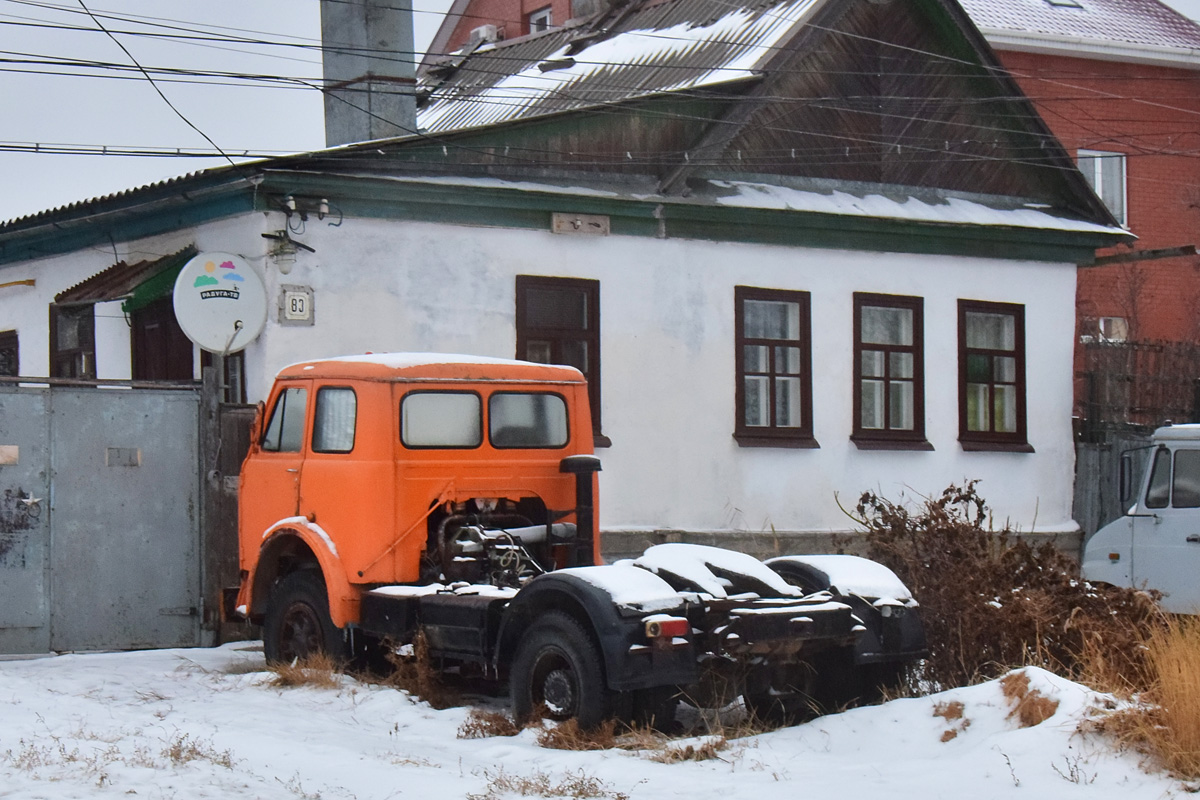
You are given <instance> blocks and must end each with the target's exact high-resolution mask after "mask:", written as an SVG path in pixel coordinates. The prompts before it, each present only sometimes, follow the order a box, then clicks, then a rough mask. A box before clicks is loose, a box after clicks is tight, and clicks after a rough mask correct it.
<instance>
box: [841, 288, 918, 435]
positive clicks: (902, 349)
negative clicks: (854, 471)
mask: <svg viewBox="0 0 1200 800" xmlns="http://www.w3.org/2000/svg"><path fill="white" fill-rule="evenodd" d="M854 370H855V373H854V375H855V380H854V434H853V435H852V436H851V439H853V441H854V443H855V444H856V445H857V446H858V447H859V448H861V449H894V448H903V449H910V448H911V449H931V447H930V445H929V442H927V441H926V440H925V322H924V300H923V299H922V298H920V297H906V296H900V295H888V294H870V293H867V292H855V293H854Z"/></svg>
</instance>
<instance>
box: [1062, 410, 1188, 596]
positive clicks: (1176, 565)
mask: <svg viewBox="0 0 1200 800" xmlns="http://www.w3.org/2000/svg"><path fill="white" fill-rule="evenodd" d="M1145 451H1146V452H1148V453H1149V462H1148V464H1147V469H1146V470H1145V474H1144V476H1143V478H1142V480H1141V482H1140V487H1134V486H1133V485H1132V482H1131V480H1130V478H1129V476H1130V475H1131V471H1130V467H1131V458H1130V457H1131V455H1132V454H1133V451H1131V452H1129V453H1125V454H1123V455H1122V457H1121V502H1122V504H1124V503H1127V502H1129V500H1130V499H1131V495H1132V494H1133V491H1132V490H1133V489H1135V488H1137V489H1139V491H1138V493H1137V494H1136V496H1133V498H1132V499H1133V505H1132V506H1130V508H1129V510H1128V511H1127V512H1126V514H1125V516H1123V517H1121V518H1120V519H1117V520H1114V521H1113V522H1110V523H1109V524H1108V525H1105V526H1104V527H1103V528H1101V529H1100V530H1098V531H1096V533H1094V534H1093V535H1092V536H1091V538H1089V539H1088V540H1087V544H1086V545H1085V546H1084V549H1083V566H1082V573H1083V577H1084V578H1085V579H1086V580H1089V581H1092V582H1097V583H1109V584H1112V585H1113V586H1126V587H1133V588H1138V589H1143V588H1144V589H1157V590H1158V591H1160V592H1162V594H1163V598H1162V607H1163V610H1165V611H1168V612H1171V613H1175V614H1197V613H1200V580H1198V578H1200V424H1192V425H1171V426H1168V427H1164V428H1159V429H1158V430H1156V431H1155V432H1154V435H1153V437H1152V438H1151V440H1150V446H1149V447H1148V448H1145Z"/></svg>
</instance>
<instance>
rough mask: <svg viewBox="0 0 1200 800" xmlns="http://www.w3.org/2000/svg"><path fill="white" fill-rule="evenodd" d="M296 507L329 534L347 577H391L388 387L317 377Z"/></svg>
mask: <svg viewBox="0 0 1200 800" xmlns="http://www.w3.org/2000/svg"><path fill="white" fill-rule="evenodd" d="M313 391H314V392H315V394H314V395H313V400H312V406H313V409H312V433H311V436H310V437H309V441H308V454H307V456H306V458H305V460H304V473H303V475H302V476H301V479H300V514H301V515H303V516H304V517H306V518H307V519H309V520H310V521H312V522H313V523H315V524H316V525H317V526H319V527H320V529H321V530H322V531H324V533H325V534H326V536H327V537H328V539H329V542H330V543H331V546H332V549H333V550H334V551H335V552H336V554H337V556H338V558H340V559H341V562H342V566H343V568H344V569H345V571H346V574H347V576H348V577H350V581H351V583H362V582H367V583H373V582H390V581H395V580H396V577H395V576H394V575H393V574H392V573H391V572H390V570H391V567H392V559H390V558H387V557H385V556H383V554H385V553H389V552H390V551H389V549H388V548H389V547H390V546H391V545H392V542H393V536H392V532H393V530H394V527H395V525H394V521H393V519H392V508H393V504H394V496H395V465H394V462H393V453H394V446H393V439H392V436H393V433H394V431H395V427H394V425H395V423H394V421H393V414H392V412H391V404H390V399H391V387H390V385H389V384H386V383H382V382H368V381H357V382H350V381H346V382H340V381H331V382H329V383H322V382H321V381H315V382H314V386H313Z"/></svg>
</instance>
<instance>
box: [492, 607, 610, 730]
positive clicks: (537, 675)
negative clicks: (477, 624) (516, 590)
mask: <svg viewBox="0 0 1200 800" xmlns="http://www.w3.org/2000/svg"><path fill="white" fill-rule="evenodd" d="M601 658H602V656H601V654H600V650H599V648H598V647H596V645H595V643H594V642H593V641H592V638H591V637H590V636H588V634H587V631H586V630H585V629H584V628H583V626H582V625H580V624H579V623H578V622H577V621H576V620H575V619H574V618H572V617H570V616H568V615H567V614H564V613H562V612H559V611H550V612H548V613H546V614H544V615H543V616H541V617H540V618H539V619H538V620H537V622H535V623H534V624H533V626H532V627H530V629H529V631H528V632H526V634H525V636H524V637H523V638H522V639H521V644H520V645H519V646H518V647H517V654H516V657H515V658H513V662H512V668H511V670H510V674H509V686H510V689H511V693H512V705H513V716H514V717H516V718H517V720H518V721H522V722H525V721H528V720H530V719H531V718H533V717H535V716H537V715H539V714H543V713H544V714H545V715H546V716H548V717H550V718H551V719H555V720H568V719H574V720H575V721H576V722H577V723H578V724H579V727H581V728H584V729H588V728H594V727H596V726H597V725H599V724H600V723H601V722H603V721H604V720H605V718H606V717H607V716H608V715H609V711H610V709H609V692H608V688H607V687H606V686H605V683H604V671H603V668H602V666H601V664H602V661H601Z"/></svg>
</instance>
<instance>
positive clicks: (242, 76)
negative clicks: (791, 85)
mask: <svg viewBox="0 0 1200 800" xmlns="http://www.w3.org/2000/svg"><path fill="white" fill-rule="evenodd" d="M11 1H14V2H22V3H23V4H26V5H35V6H41V7H54V6H53V5H52V4H47V3H33V2H29V1H28V0H11ZM85 8H86V7H85ZM72 10H73V9H72ZM89 13H90V12H89ZM105 32H107V31H105ZM132 35H137V34H132ZM110 36H111V34H110ZM118 44H119V42H118ZM882 44H888V43H886V42H882ZM126 52H128V51H126ZM926 55H935V56H936V54H926ZM962 63H965V64H969V62H962ZM970 66H972V67H976V66H977V65H970ZM164 72H165V70H164ZM180 72H187V71H180ZM192 72H196V71H192ZM500 74H508V73H500ZM145 77H147V78H149V75H148V74H146V76H145ZM223 77H225V78H236V79H238V80H241V79H253V80H260V81H261V80H264V79H265V76H262V75H254V76H251V75H247V74H240V75H236V76H235V75H233V74H226V75H225V76H223ZM271 79H272V80H280V81H284V80H289V79H286V78H284V77H283V76H271ZM290 80H296V81H300V82H303V81H304V80H305V79H290ZM610 91H612V92H614V93H616V94H617V95H618V96H621V95H622V94H627V92H626V91H625V90H623V89H621V88H619V87H617V88H614V89H612V90H610ZM160 94H161V92H160ZM788 100H789V101H795V99H794V98H788ZM489 102H495V101H489ZM806 102H811V101H806ZM625 113H627V112H625ZM639 113H641V112H639ZM706 121H709V122H711V121H714V120H713V119H711V118H709V119H707V120H706ZM911 121H914V122H917V121H919V122H930V123H938V122H940V121H939V120H935V119H928V118H914V119H913V120H911ZM776 130H780V129H776ZM782 130H785V131H786V130H787V129H782ZM791 132H795V133H807V134H810V135H811V134H812V132H805V131H798V130H793V131H791ZM1019 132H1020V133H1022V134H1024V135H1028V134H1027V132H1024V131H1019ZM835 138H836V137H835ZM851 141H853V140H852V139H851ZM855 143H861V142H855ZM442 144H443V146H447V145H448V146H453V147H456V148H458V147H460V145H457V144H456V143H453V142H449V143H445V142H443V143H442ZM869 144H871V145H872V146H878V145H879V144H880V142H870V143H869ZM914 146H915V145H914ZM218 150H219V148H218ZM535 152H536V151H535ZM541 152H542V153H543V154H546V155H555V154H554V153H553V151H548V150H546V151H541Z"/></svg>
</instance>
